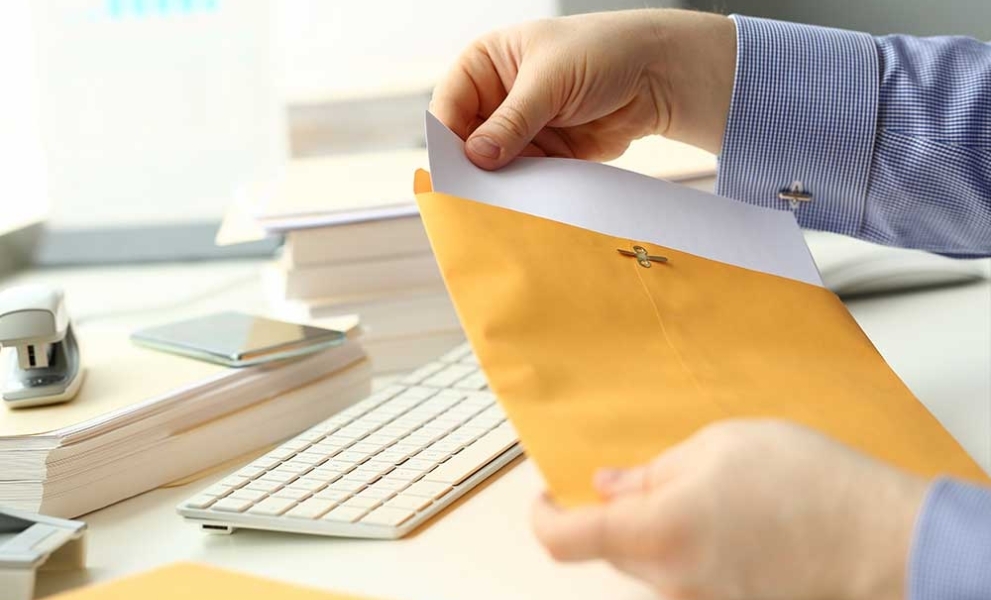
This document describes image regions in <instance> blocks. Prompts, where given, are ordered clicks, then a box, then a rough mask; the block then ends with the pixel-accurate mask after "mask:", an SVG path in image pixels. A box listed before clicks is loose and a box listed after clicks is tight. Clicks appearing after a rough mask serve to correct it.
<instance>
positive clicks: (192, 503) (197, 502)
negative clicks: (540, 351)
mask: <svg viewBox="0 0 991 600" xmlns="http://www.w3.org/2000/svg"><path fill="white" fill-rule="evenodd" d="M216 501H217V497H216V496H211V495H210V494H200V495H199V496H196V497H194V498H190V499H189V500H186V502H185V505H186V506H188V507H189V508H201V509H202V508H209V507H210V505H211V504H213V503H214V502H216Z"/></svg>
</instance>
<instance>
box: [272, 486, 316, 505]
mask: <svg viewBox="0 0 991 600" xmlns="http://www.w3.org/2000/svg"><path fill="white" fill-rule="evenodd" d="M310 495H311V493H310V492H309V491H308V490H300V489H294V488H289V487H287V488H282V489H281V490H279V491H277V492H275V493H274V494H272V496H274V497H276V498H283V499H286V500H292V501H294V502H299V501H301V500H304V499H306V498H309V497H310Z"/></svg>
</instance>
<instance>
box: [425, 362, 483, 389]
mask: <svg viewBox="0 0 991 600" xmlns="http://www.w3.org/2000/svg"><path fill="white" fill-rule="evenodd" d="M475 372H476V369H475V368H474V367H471V366H468V365H459V364H452V365H448V367H447V368H446V369H444V370H443V371H440V372H438V373H435V374H434V375H431V376H430V377H428V378H426V379H424V380H423V381H422V382H421V385H424V386H429V387H439V388H446V387H450V386H452V385H454V383H455V382H457V381H459V380H461V379H464V378H465V377H467V376H468V375H471V374H472V373H475Z"/></svg>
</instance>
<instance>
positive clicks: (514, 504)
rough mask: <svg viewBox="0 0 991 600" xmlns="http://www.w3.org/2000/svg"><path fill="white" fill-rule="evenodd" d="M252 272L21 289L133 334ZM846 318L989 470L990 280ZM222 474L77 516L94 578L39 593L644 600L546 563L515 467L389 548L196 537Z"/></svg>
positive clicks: (214, 299)
mask: <svg viewBox="0 0 991 600" xmlns="http://www.w3.org/2000/svg"><path fill="white" fill-rule="evenodd" d="M257 269H258V265H257V264H256V263H251V262H241V263H237V262H235V263H213V264H209V263H206V264H193V265H172V266H168V265H167V266H147V267H127V268H119V269H90V270H73V271H53V270H48V271H40V272H37V273H29V274H27V275H23V276H21V277H19V278H18V279H21V280H23V279H31V280H36V281H37V280H43V281H51V282H60V283H61V284H62V285H64V286H65V287H66V289H67V294H68V298H69V299H70V304H71V307H72V310H73V311H74V312H75V313H76V314H77V315H78V316H79V318H81V319H86V318H88V319H90V320H95V319H107V320H109V321H113V322H118V323H121V324H126V325H128V326H130V325H131V324H132V323H133V324H134V325H135V326H136V325H137V324H143V323H146V322H149V321H162V320H169V319H172V318H178V317H180V316H184V315H185V314H187V313H195V312H202V311H205V310H208V309H215V308H217V307H226V308H238V309H245V310H255V309H258V308H259V307H260V306H262V301H261V294H260V292H259V289H260V288H259V285H258V282H257V277H256V274H257ZM2 283H4V284H6V283H11V282H9V281H5V282H2ZM135 290H140V295H139V294H138V293H137V292H136V291H135ZM200 290H202V291H203V292H202V293H198V292H199V291H200ZM142 306H145V307H147V308H148V310H144V309H141V308H140V307H142ZM850 308H851V311H852V312H853V314H854V316H855V317H856V318H857V320H858V321H859V322H860V324H861V326H862V327H863V328H864V330H865V331H866V332H867V334H868V335H869V336H870V337H871V339H872V340H873V341H874V342H875V344H876V345H877V346H878V349H879V350H880V351H881V353H882V354H883V355H884V356H885V358H886V359H887V360H888V361H889V363H890V364H891V365H892V367H893V368H894V369H895V371H896V372H897V373H898V374H899V375H900V376H901V377H902V378H903V379H904V380H905V382H906V383H907V384H908V385H909V387H911V388H912V390H913V391H914V392H915V393H916V394H917V395H918V396H919V398H920V399H921V400H922V401H923V402H924V403H925V404H926V405H927V406H928V407H929V408H930V410H932V411H933V412H934V413H935V414H936V415H937V417H939V418H940V419H941V420H942V421H943V423H944V424H945V425H946V426H947V428H948V429H949V430H950V431H951V432H952V433H953V434H954V435H956V436H957V438H958V439H959V440H961V442H962V443H963V444H964V446H965V447H966V448H967V449H968V450H969V451H970V452H971V453H972V454H973V455H974V456H975V458H976V459H977V460H978V461H979V462H980V463H981V464H982V465H983V466H984V467H985V469H989V467H991V282H985V283H980V284H974V285H968V286H963V287H955V288H944V289H936V290H929V291H922V292H915V293H909V294H904V295H898V296H888V297H875V298H870V299H862V300H857V301H854V302H851V303H850ZM114 314H116V315H117V316H112V315H114ZM430 358H431V357H427V356H425V357H423V360H424V361H426V360H429V359H430ZM220 477H221V475H220V474H217V475H213V476H211V477H209V478H206V479H202V480H200V481H197V482H194V483H191V484H188V485H185V486H182V487H177V488H169V489H160V490H156V491H153V492H149V493H146V494H143V495H141V496H138V497H136V498H133V499H130V500H127V501H124V502H121V503H119V504H117V505H114V506H111V507H108V508H106V509H103V510H100V511H97V512H95V513H92V514H90V515H87V516H85V517H83V520H85V521H86V522H87V523H89V526H90V531H89V557H88V561H87V562H88V567H89V568H88V569H87V570H86V571H82V572H68V573H43V574H42V575H41V577H40V578H39V581H38V586H37V596H38V597H44V596H47V595H51V594H53V593H56V592H60V591H64V590H67V589H70V588H73V587H75V586H79V585H82V584H85V583H89V582H94V581H101V580H106V579H110V578H114V577H119V576H122V575H127V574H131V573H135V572H139V571H143V570H147V569H150V568H153V567H156V566H159V565H163V564H166V563H170V562H174V561H178V560H193V561H199V562H204V563H211V564H215V565H218V566H222V567H228V568H232V569H235V570H240V571H244V572H251V573H255V574H258V575H262V576H268V577H272V578H275V579H280V580H285V581H291V582H296V583H299V584H305V585H310V586H316V587H320V588H326V589H333V590H337V591H342V592H352V593H359V594H363V595H367V596H371V597H381V598H383V599H390V598H392V599H396V600H400V599H405V600H413V599H422V600H427V599H430V600H455V599H459V600H462V599H464V598H472V599H480V600H484V599H487V598H493V599H494V598H500V599H504V598H540V599H544V600H546V599H547V598H561V597H569V598H613V599H636V598H650V597H651V594H650V593H649V591H647V590H646V589H644V588H642V587H640V586H639V585H638V584H636V583H633V582H631V581H629V580H626V579H624V578H623V577H621V576H620V575H618V574H616V573H614V572H613V571H612V570H611V569H609V568H608V567H607V566H606V565H603V564H584V565H572V566H563V565H557V564H555V563H553V562H552V561H551V560H550V559H549V558H548V557H547V556H546V555H545V554H544V552H543V551H542V550H541V548H540V547H539V546H538V545H537V544H536V542H535V541H534V539H533V537H532V535H531V533H530V529H529V524H528V512H529V506H530V503H531V502H532V500H533V499H534V498H535V497H536V496H537V494H539V493H540V491H541V489H542V485H541V481H540V478H539V475H538V474H537V473H536V471H535V470H534V468H533V466H532V464H531V463H530V462H528V461H526V460H523V459H521V460H518V461H516V462H515V463H513V464H512V465H511V466H509V467H507V468H506V469H504V470H503V471H502V472H501V473H500V474H499V475H497V476H496V477H495V478H493V479H492V480H490V481H488V482H486V484H484V485H483V486H481V488H480V489H478V490H476V491H474V492H473V493H471V494H469V495H468V496H467V497H466V498H464V499H462V500H460V501H459V502H457V503H456V504H455V505H454V506H452V507H451V508H450V509H448V510H447V511H446V512H445V513H444V514H442V515H441V517H440V518H438V519H435V520H434V521H432V522H431V523H429V524H428V525H427V526H425V527H423V528H422V529H420V530H418V531H417V532H415V533H414V534H413V535H411V536H410V537H408V538H407V539H404V540H400V541H395V542H381V541H355V540H346V539H332V538H319V537H308V536H295V535H284V534H276V533H263V532H252V531H238V532H237V533H235V534H234V535H232V536H216V535H207V534H203V533H201V532H200V531H199V530H198V529H197V528H196V527H193V526H192V525H187V524H185V523H183V522H182V521H181V520H180V519H179V517H178V516H176V514H175V510H174V507H175V505H176V504H177V503H178V502H180V501H181V500H183V499H185V498H186V497H188V496H190V495H192V494H194V493H195V492H196V491H198V490H199V489H201V488H203V487H205V486H207V485H209V484H210V483H212V482H213V481H215V480H217V479H219V478H220Z"/></svg>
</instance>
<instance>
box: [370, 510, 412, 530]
mask: <svg viewBox="0 0 991 600" xmlns="http://www.w3.org/2000/svg"><path fill="white" fill-rule="evenodd" d="M413 514H414V513H413V511H411V510H404V509H401V508H387V507H385V506H383V507H381V508H376V509H375V510H373V511H372V512H370V513H368V514H367V515H365V516H364V517H362V519H361V522H362V523H367V524H369V525H385V526H386V527H398V526H399V525H402V524H403V523H405V522H406V521H409V519H410V517H412V516H413Z"/></svg>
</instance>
